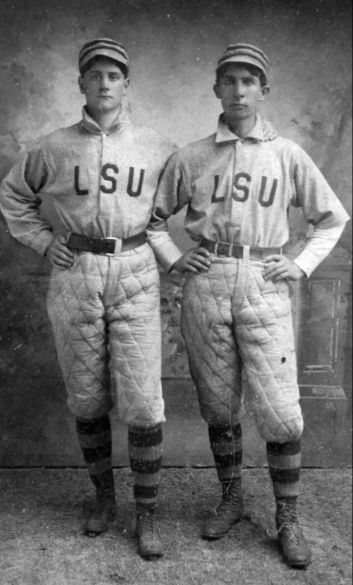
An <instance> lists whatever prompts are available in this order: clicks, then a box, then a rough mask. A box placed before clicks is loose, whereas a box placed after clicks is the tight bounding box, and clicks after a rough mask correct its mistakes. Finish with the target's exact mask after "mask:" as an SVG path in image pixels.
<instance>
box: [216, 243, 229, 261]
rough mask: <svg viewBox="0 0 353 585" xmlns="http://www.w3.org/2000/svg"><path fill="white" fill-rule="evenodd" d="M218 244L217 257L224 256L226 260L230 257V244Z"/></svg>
mask: <svg viewBox="0 0 353 585" xmlns="http://www.w3.org/2000/svg"><path fill="white" fill-rule="evenodd" d="M216 244H217V255H218V256H224V257H225V258H229V257H230V246H231V244H228V242H216Z"/></svg>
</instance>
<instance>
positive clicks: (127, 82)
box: [124, 77, 130, 95]
mask: <svg viewBox="0 0 353 585" xmlns="http://www.w3.org/2000/svg"><path fill="white" fill-rule="evenodd" d="M129 85H130V78H129V77H126V78H125V80H124V95H125V93H126V91H127V88H128V87H129Z"/></svg>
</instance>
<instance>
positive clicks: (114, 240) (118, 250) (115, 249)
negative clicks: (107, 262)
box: [104, 236, 122, 256]
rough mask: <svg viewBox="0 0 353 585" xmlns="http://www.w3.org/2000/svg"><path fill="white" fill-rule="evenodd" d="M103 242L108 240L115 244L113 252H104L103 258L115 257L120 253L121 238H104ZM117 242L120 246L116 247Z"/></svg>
mask: <svg viewBox="0 0 353 585" xmlns="http://www.w3.org/2000/svg"><path fill="white" fill-rule="evenodd" d="M104 239H105V240H109V241H112V242H115V246H114V252H106V253H105V254H104V255H105V256H117V255H118V254H120V252H121V247H122V240H121V238H113V237H110V236H109V238H104ZM118 242H119V243H120V245H118Z"/></svg>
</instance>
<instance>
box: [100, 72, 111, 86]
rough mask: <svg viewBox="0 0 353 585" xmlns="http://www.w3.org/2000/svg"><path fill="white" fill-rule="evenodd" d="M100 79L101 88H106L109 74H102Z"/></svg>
mask: <svg viewBox="0 0 353 585" xmlns="http://www.w3.org/2000/svg"><path fill="white" fill-rule="evenodd" d="M100 81H101V83H100V87H101V89H108V88H109V76H108V75H102V77H101V80H100Z"/></svg>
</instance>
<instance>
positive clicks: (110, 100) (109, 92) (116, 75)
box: [78, 59, 129, 116]
mask: <svg viewBox="0 0 353 585" xmlns="http://www.w3.org/2000/svg"><path fill="white" fill-rule="evenodd" d="M78 82H79V86H80V90H81V93H82V94H84V95H85V96H86V105H87V109H88V111H89V112H90V114H91V115H93V116H94V115H101V114H104V113H109V112H114V111H117V112H118V111H119V109H120V106H121V102H122V99H123V97H124V95H125V93H126V90H127V88H128V85H129V79H127V78H126V77H124V74H123V72H122V70H121V69H120V67H119V66H118V64H116V63H114V61H111V60H109V59H99V60H95V61H94V62H93V63H92V66H91V68H90V69H89V70H88V71H86V72H85V73H84V74H83V76H82V77H79V80H78Z"/></svg>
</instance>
